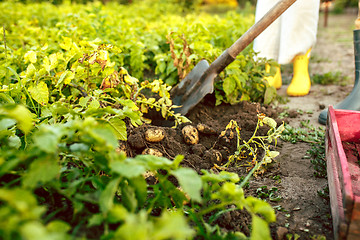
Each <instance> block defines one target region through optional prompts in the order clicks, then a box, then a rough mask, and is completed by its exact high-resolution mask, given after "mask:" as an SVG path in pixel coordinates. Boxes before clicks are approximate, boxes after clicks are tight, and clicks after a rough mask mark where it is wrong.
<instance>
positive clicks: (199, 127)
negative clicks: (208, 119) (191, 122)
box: [196, 123, 216, 134]
mask: <svg viewBox="0 0 360 240" xmlns="http://www.w3.org/2000/svg"><path fill="white" fill-rule="evenodd" d="M196 128H197V130H198V131H199V132H201V133H204V134H216V131H215V130H214V129H213V128H211V127H209V126H208V125H206V124H203V123H199V124H198V125H197V126H196Z"/></svg>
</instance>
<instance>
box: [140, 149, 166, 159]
mask: <svg viewBox="0 0 360 240" xmlns="http://www.w3.org/2000/svg"><path fill="white" fill-rule="evenodd" d="M141 154H144V155H153V156H157V157H162V156H163V154H162V152H160V151H159V150H157V149H155V148H145V149H144V151H142V153H141Z"/></svg>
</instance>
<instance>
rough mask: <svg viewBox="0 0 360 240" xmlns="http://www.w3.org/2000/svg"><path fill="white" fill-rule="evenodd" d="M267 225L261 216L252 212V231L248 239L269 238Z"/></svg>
mask: <svg viewBox="0 0 360 240" xmlns="http://www.w3.org/2000/svg"><path fill="white" fill-rule="evenodd" d="M271 239H272V238H271V235H270V229H269V225H268V223H267V222H266V221H264V220H263V219H262V218H260V217H258V216H257V215H255V214H252V231H251V236H250V240H271Z"/></svg>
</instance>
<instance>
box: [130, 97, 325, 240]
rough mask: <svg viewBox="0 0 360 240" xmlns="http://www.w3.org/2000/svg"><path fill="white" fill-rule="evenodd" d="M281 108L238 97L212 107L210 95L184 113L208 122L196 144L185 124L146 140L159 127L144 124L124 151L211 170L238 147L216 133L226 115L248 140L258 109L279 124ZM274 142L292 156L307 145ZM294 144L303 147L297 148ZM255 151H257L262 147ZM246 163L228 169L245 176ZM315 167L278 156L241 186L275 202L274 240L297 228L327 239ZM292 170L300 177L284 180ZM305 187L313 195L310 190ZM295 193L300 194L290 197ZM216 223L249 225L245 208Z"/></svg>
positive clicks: (262, 129) (233, 227)
mask: <svg viewBox="0 0 360 240" xmlns="http://www.w3.org/2000/svg"><path fill="white" fill-rule="evenodd" d="M281 111H282V110H281V109H275V108H273V107H271V106H261V105H260V104H258V103H249V102H242V103H240V104H238V105H235V106H230V105H221V106H217V107H215V106H214V102H213V100H212V99H211V97H210V98H207V99H205V100H204V101H203V102H202V103H201V104H199V105H198V106H197V107H196V108H195V109H194V110H192V111H191V112H190V113H189V114H188V118H189V119H190V120H191V121H192V122H191V123H190V125H193V126H195V127H196V126H197V124H198V123H203V124H206V125H207V126H208V127H209V129H208V133H200V134H199V143H198V144H195V145H189V144H186V143H185V142H184V139H183V137H182V133H181V129H182V128H183V127H184V126H185V125H188V124H184V125H181V126H179V127H177V128H172V127H161V128H162V129H163V130H164V131H165V132H166V137H165V138H164V139H163V140H162V141H161V142H158V143H151V142H148V141H146V140H145V137H144V133H145V131H146V130H147V129H149V128H155V127H156V128H157V127H158V126H154V125H143V126H141V127H138V128H135V129H133V130H132V131H131V132H130V133H129V138H128V145H129V146H128V148H127V149H128V155H129V156H135V155H137V154H141V153H142V151H143V150H144V149H145V148H153V149H157V150H158V151H159V152H161V154H162V155H163V156H164V157H167V158H169V159H173V158H174V157H175V156H176V155H178V154H181V155H184V156H185V158H184V160H183V162H182V164H183V166H186V167H190V168H193V169H195V170H196V171H198V172H199V173H200V170H201V169H206V170H210V169H211V170H212V171H215V172H216V171H219V169H218V168H216V167H214V166H215V165H218V166H221V165H224V164H225V163H226V162H227V161H228V157H229V156H230V155H232V154H233V153H234V152H235V151H236V141H237V139H236V137H233V136H230V134H228V135H225V136H223V137H220V134H221V132H222V131H224V130H225V127H226V125H227V124H228V123H229V122H230V120H235V121H236V122H237V124H238V125H239V127H240V128H241V132H240V135H241V139H243V140H248V139H249V138H250V137H251V136H252V135H253V133H254V130H255V128H256V125H257V121H258V120H257V114H258V113H264V114H266V115H267V116H268V117H271V118H273V119H275V120H276V121H277V123H278V124H282V122H283V119H282V120H280V119H278V114H279V113H280V112H281ZM291 116H293V117H296V116H297V114H296V112H292V114H291ZM155 122H156V123H157V124H159V121H158V120H155ZM268 130H269V128H268V127H267V126H263V127H260V129H259V130H258V132H257V135H258V136H260V135H266V133H267V131H268ZM272 147H273V149H274V150H277V151H280V152H285V158H288V157H289V155H288V154H293V155H294V156H296V155H299V154H300V155H301V157H300V158H302V156H304V155H305V153H306V149H308V147H309V146H308V145H306V144H305V145H304V144H302V143H299V144H296V145H294V144H290V143H286V142H282V141H281V140H279V141H278V145H277V146H272ZM284 148H285V149H284ZM287 148H289V149H287ZM298 149H302V150H301V151H299V150H298ZM288 150H290V151H288ZM296 151H298V152H296ZM219 153H220V157H219ZM259 154H260V155H261V152H260V153H259ZM259 158H261V156H259ZM297 158H299V157H297ZM295 159H296V158H295ZM295 161H296V160H295ZM301 161H302V160H301ZM246 162H247V159H244V160H243V162H242V163H239V164H238V165H244V166H236V167H234V166H232V167H229V168H227V169H226V170H227V171H232V172H236V173H237V174H239V176H245V175H247V173H248V170H249V169H248V165H246ZM295 164H297V163H295ZM299 170H300V171H299ZM302 170H303V171H302ZM313 172H314V170H313V169H312V168H311V164H310V160H309V159H306V164H305V165H304V169H302V167H299V166H296V167H295V166H294V165H291V164H290V165H289V163H288V162H282V161H281V159H280V158H279V160H277V161H275V162H273V163H272V164H270V165H269V166H268V167H267V169H266V171H265V173H264V174H263V175H261V176H258V177H257V178H252V179H251V180H250V183H249V186H248V187H246V188H245V192H246V194H247V195H252V196H257V197H260V198H263V199H264V200H266V201H268V202H269V203H270V204H271V205H272V206H274V207H275V209H276V214H277V222H276V223H274V224H272V225H271V231H272V235H273V238H274V239H286V234H295V233H296V234H298V235H300V236H302V238H301V239H310V236H315V235H323V236H327V237H328V238H327V239H330V238H329V237H330V236H331V234H332V230H331V219H330V217H329V212H330V210H329V207H328V204H329V203H328V202H327V200H324V199H322V198H321V197H319V196H318V195H317V192H316V191H317V189H316V188H313V187H312V186H313V185H311V184H315V185H322V186H321V187H324V186H323V185H324V181H323V182H322V183H317V180H316V178H315V177H314V175H313ZM294 175H302V176H301V177H299V178H298V179H297V180H298V182H293V181H290V182H288V181H286V179H287V178H288V177H289V176H290V177H294ZM303 177H306V178H307V179H308V180H309V181H310V182H311V184H310V185H309V184H308V183H307V182H305V181H304V180H303ZM291 179H293V178H291ZM325 185H326V182H325ZM306 188H307V189H306ZM308 191H310V192H311V194H308V193H307V192H308ZM270 193H272V197H271V198H269V194H270ZM303 194H305V196H309V197H310V199H308V198H305V197H304V196H303ZM293 196H298V197H299V198H298V199H296V198H295V199H294V198H293ZM314 198H315V200H314ZM288 200H289V201H288ZM319 203H320V204H321V205H319ZM216 223H217V224H219V226H221V227H223V228H224V229H227V230H230V231H242V232H243V233H245V234H249V233H250V230H249V229H248V226H249V223H250V217H249V216H248V215H247V214H246V213H245V212H239V211H232V212H228V213H226V214H224V215H223V216H222V217H221V218H219V219H218V220H217V222H216Z"/></svg>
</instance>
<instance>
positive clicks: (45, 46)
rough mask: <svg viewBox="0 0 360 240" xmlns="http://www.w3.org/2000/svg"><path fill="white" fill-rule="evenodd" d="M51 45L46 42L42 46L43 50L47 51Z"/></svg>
mask: <svg viewBox="0 0 360 240" xmlns="http://www.w3.org/2000/svg"><path fill="white" fill-rule="evenodd" d="M48 47H49V45H48V44H47V43H45V44H44V46H43V47H42V48H41V50H43V51H45V50H46V49H48Z"/></svg>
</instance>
